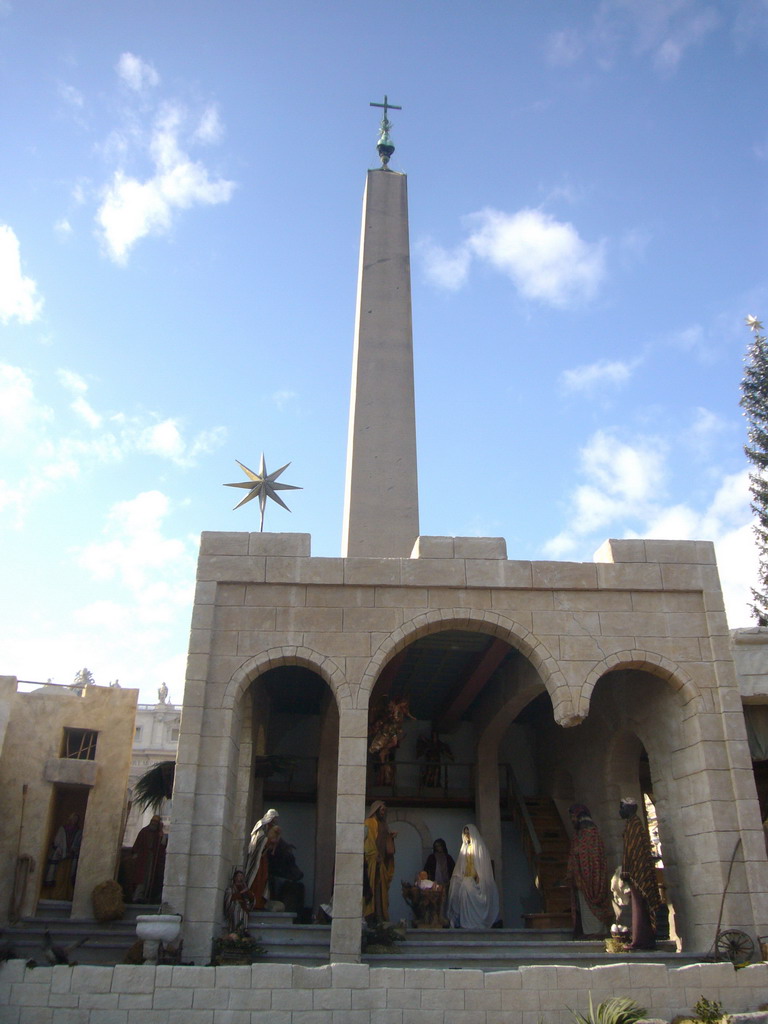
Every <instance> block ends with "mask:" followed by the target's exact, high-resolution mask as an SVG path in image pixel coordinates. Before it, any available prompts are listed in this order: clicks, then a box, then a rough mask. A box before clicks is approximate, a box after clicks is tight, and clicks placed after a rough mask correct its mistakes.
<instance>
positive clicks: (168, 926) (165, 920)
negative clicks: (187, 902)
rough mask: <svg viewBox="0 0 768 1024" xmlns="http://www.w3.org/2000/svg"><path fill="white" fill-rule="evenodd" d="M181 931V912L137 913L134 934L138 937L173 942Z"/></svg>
mask: <svg viewBox="0 0 768 1024" xmlns="http://www.w3.org/2000/svg"><path fill="white" fill-rule="evenodd" d="M180 931H181V914H139V915H138V917H137V918H136V934H137V935H138V937H139V938H140V939H149V941H150V942H151V941H153V940H154V941H155V942H173V940H174V939H175V938H177V937H178V934H179V932H180Z"/></svg>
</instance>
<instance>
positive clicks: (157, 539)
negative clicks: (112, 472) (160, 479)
mask: <svg viewBox="0 0 768 1024" xmlns="http://www.w3.org/2000/svg"><path fill="white" fill-rule="evenodd" d="M169 513H170V500H169V498H168V497H167V496H166V495H165V494H163V493H161V492H160V491H145V492H144V493H143V494H139V495H137V496H136V497H135V498H133V499H132V500H131V501H120V502H117V504H115V505H113V506H112V508H111V509H110V512H109V514H108V517H107V522H106V524H105V526H104V529H103V531H102V532H103V534H104V536H105V539H104V540H103V541H97V542H95V543H93V544H89V545H87V546H86V547H84V548H83V549H82V550H81V552H80V556H79V561H80V564H81V565H83V566H84V567H85V568H86V569H87V570H88V571H89V572H90V573H91V575H92V577H93V578H94V579H96V580H119V581H120V582H121V583H123V584H124V585H125V586H127V588H128V589H129V590H130V591H131V592H132V593H133V594H134V595H137V596H138V595H141V594H144V593H145V592H146V589H147V586H148V585H149V584H150V583H152V584H154V582H155V577H157V578H158V579H161V578H162V575H163V572H164V570H166V569H168V568H173V567H174V566H175V565H176V564H177V563H178V562H179V560H180V559H183V558H184V556H185V554H186V552H185V545H184V543H183V542H182V541H180V540H178V539H174V538H168V537H164V536H163V532H162V525H163V521H164V520H165V519H166V518H167V517H168V515H169Z"/></svg>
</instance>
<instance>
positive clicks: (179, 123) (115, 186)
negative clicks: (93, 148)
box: [96, 53, 235, 264]
mask: <svg viewBox="0 0 768 1024" xmlns="http://www.w3.org/2000/svg"><path fill="white" fill-rule="evenodd" d="M117 73H118V75H119V77H120V79H121V81H122V82H123V83H124V84H125V85H126V86H128V88H129V89H130V90H131V92H132V93H134V94H137V95H136V96H135V97H134V98H133V100H132V102H131V104H130V105H129V106H128V107H127V109H126V110H125V111H124V119H123V124H122V125H121V127H120V128H118V129H116V130H114V131H113V132H111V133H110V135H109V137H108V139H107V141H106V143H105V144H104V146H103V147H102V153H103V155H104V158H105V160H107V161H109V162H110V163H112V164H113V170H112V173H111V177H110V180H109V181H108V182H107V183H106V184H105V185H104V186H103V187H102V188H101V189H100V190H98V195H99V206H98V209H97V211H96V225H97V233H98V235H99V237H100V238H101V241H102V243H103V245H104V249H105V251H106V253H107V255H108V256H109V257H110V259H112V260H113V261H114V262H116V263H120V264H124V263H126V262H127V259H128V256H129V254H130V251H131V249H132V248H133V246H134V245H135V244H136V242H138V241H139V240H140V239H142V238H145V237H147V236H148V235H162V234H166V233H168V232H169V231H170V230H171V228H172V226H173V224H174V221H175V219H176V217H177V216H178V214H179V212H180V211H182V210H186V209H189V208H191V207H193V206H211V205H217V204H219V203H225V202H228V201H229V199H230V198H231V196H232V194H233V192H234V188H235V184H234V182H232V181H228V180H227V179H225V178H223V177H219V176H216V175H214V174H212V173H211V172H210V171H209V170H208V168H206V167H205V166H204V165H203V164H202V163H201V162H200V161H199V160H195V159H193V158H192V157H191V156H190V155H189V152H188V150H189V148H190V147H192V146H195V145H198V146H199V145H205V146H210V145H212V144H214V143H215V142H218V141H219V140H220V139H221V137H222V135H223V126H222V124H221V120H220V118H219V113H218V110H217V108H216V106H215V105H214V104H208V105H207V106H206V107H205V108H204V109H203V110H202V113H200V114H199V115H198V116H197V117H194V116H192V115H191V114H190V113H189V112H188V111H187V109H186V108H185V107H184V106H183V105H182V104H181V103H179V102H176V101H170V100H166V101H161V102H157V101H156V100H155V99H150V97H149V95H148V93H149V90H151V89H153V88H155V87H156V86H158V85H159V82H160V77H159V75H158V74H157V72H156V71H155V69H154V68H153V67H152V65H151V64H148V63H147V62H146V61H143V60H142V59H141V58H140V57H137V56H136V55H135V54H131V53H124V54H122V56H121V57H120V60H119V61H118V65H117ZM147 119H149V120H148V121H147ZM141 163H145V164H146V163H148V168H147V170H146V171H145V172H144V173H143V174H140V173H136V172H135V170H134V168H135V166H136V165H137V164H139V165H140V164H141Z"/></svg>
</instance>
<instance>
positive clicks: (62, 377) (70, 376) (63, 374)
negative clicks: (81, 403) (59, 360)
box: [56, 369, 88, 395]
mask: <svg viewBox="0 0 768 1024" xmlns="http://www.w3.org/2000/svg"><path fill="white" fill-rule="evenodd" d="M56 376H57V377H58V378H59V383H60V384H61V386H62V387H63V388H66V390H67V391H70V392H71V393H72V394H73V395H84V394H85V393H86V391H87V390H88V385H87V383H86V381H85V378H83V377H81V376H80V374H79V373H74V372H73V371H72V370H64V369H62V370H57V371H56Z"/></svg>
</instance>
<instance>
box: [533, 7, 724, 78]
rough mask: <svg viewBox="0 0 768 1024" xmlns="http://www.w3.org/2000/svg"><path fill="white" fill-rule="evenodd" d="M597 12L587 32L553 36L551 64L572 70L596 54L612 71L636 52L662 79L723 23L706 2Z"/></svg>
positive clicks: (566, 31)
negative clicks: (588, 56)
mask: <svg viewBox="0 0 768 1024" xmlns="http://www.w3.org/2000/svg"><path fill="white" fill-rule="evenodd" d="M733 6H734V8H736V6H737V5H733ZM593 7H594V15H593V19H592V24H591V26H590V27H589V28H587V29H586V30H585V31H583V32H581V33H577V32H576V31H575V30H573V29H571V28H565V29H560V30H558V31H556V32H554V33H552V34H551V36H550V37H549V40H548V47H547V60H548V62H549V63H550V64H551V65H554V66H568V65H571V64H574V63H575V62H576V61H577V60H579V59H580V58H581V57H582V56H585V55H590V56H592V57H593V58H594V60H595V62H596V63H597V65H598V66H599V67H601V68H603V69H604V70H610V69H612V68H613V67H615V66H616V65H617V64H618V63H620V62H621V61H623V60H626V59H627V53H632V54H635V55H638V56H641V57H647V58H649V59H650V61H651V63H652V64H653V67H654V68H655V70H656V71H657V72H658V73H659V74H661V75H669V74H672V73H674V72H675V71H676V70H677V68H678V66H679V65H680V62H681V61H682V60H683V58H684V57H685V55H686V53H687V52H688V50H689V49H691V47H693V46H696V45H697V44H699V43H701V42H702V41H703V40H704V39H705V38H706V37H707V36H708V35H709V34H710V33H712V32H713V31H715V30H716V29H717V28H718V27H719V26H720V23H721V15H720V14H719V13H718V11H717V10H716V8H715V5H714V4H706V3H702V2H701V0H642V2H641V3H638V2H637V0H601V2H600V3H599V4H595V5H593ZM725 7H726V9H727V5H725ZM737 17H738V15H737Z"/></svg>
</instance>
